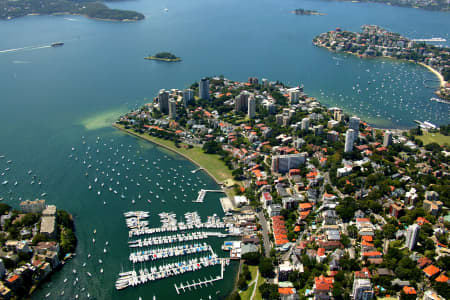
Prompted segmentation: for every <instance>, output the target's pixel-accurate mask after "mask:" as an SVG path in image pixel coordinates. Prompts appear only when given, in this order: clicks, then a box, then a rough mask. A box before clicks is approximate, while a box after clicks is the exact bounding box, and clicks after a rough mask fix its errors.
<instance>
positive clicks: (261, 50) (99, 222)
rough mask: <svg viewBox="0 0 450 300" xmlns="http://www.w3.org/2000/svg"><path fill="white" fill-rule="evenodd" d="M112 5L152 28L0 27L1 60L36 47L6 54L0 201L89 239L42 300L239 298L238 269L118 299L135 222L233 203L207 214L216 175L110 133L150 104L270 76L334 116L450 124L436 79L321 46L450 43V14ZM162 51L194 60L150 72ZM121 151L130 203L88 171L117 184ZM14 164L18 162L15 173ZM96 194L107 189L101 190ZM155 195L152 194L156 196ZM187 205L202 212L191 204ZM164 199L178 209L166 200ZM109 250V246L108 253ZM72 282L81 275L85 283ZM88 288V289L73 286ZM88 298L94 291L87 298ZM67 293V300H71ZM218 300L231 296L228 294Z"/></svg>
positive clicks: (282, 5) (56, 19) (44, 19)
mask: <svg viewBox="0 0 450 300" xmlns="http://www.w3.org/2000/svg"><path fill="white" fill-rule="evenodd" d="M108 5H110V6H114V7H118V8H124V9H135V10H138V11H141V12H143V13H144V14H145V15H146V19H145V20H144V21H142V22H137V23H115V22H103V21H97V20H90V19H86V18H84V17H81V16H33V17H25V18H20V19H15V20H11V21H1V22H0V23H1V26H0V36H2V37H5V38H3V39H1V40H0V50H9V49H18V48H23V47H27V46H32V47H30V48H27V49H20V50H14V51H7V52H4V51H0V66H1V68H0V86H1V94H0V95H1V96H0V103H1V105H2V107H1V109H0V128H1V130H0V141H1V142H0V155H5V156H6V158H5V159H0V169H2V170H4V169H5V168H8V167H9V168H10V170H9V171H7V172H5V175H4V176H5V179H3V177H2V178H0V180H1V181H4V180H8V182H9V183H8V184H7V185H6V186H0V197H3V198H5V199H4V200H3V201H4V202H6V203H8V204H11V205H13V206H16V207H17V206H18V203H19V197H22V198H28V199H34V198H36V197H38V196H39V195H41V194H42V193H44V192H45V193H47V195H46V196H45V198H46V200H47V201H48V203H52V204H56V205H57V206H58V207H60V208H63V209H65V210H67V211H70V212H72V213H73V214H74V216H75V222H76V229H77V236H78V239H79V245H78V248H77V256H76V257H75V258H74V259H73V260H71V261H70V262H69V263H68V265H67V266H66V267H64V268H63V269H62V270H61V271H60V272H58V273H56V274H55V275H54V276H53V277H52V280H51V282H49V283H46V284H44V286H43V287H42V289H39V290H38V291H37V292H36V294H35V295H34V298H35V299H42V298H44V297H45V295H46V294H48V293H51V295H50V296H49V299H56V298H62V299H64V298H67V299H68V298H71V296H72V297H73V296H75V295H76V294H79V295H80V298H83V297H85V295H86V293H87V292H89V293H90V295H91V296H92V297H95V298H97V299H137V298H138V297H139V296H142V297H143V299H149V298H151V297H152V296H153V295H155V296H156V298H157V299H167V298H169V297H178V298H182V297H188V298H189V299H191V298H192V299H199V298H203V299H207V298H208V296H209V295H211V297H212V298H213V299H215V298H219V297H223V296H225V294H226V293H227V292H228V291H229V290H230V289H231V287H232V284H233V280H232V279H233V275H234V274H235V272H236V268H237V266H236V265H234V264H232V265H231V266H230V267H227V269H226V273H225V277H226V280H223V281H217V282H215V283H214V286H213V287H208V288H202V289H197V290H195V291H192V292H190V293H189V292H187V293H186V294H184V295H180V296H178V295H177V294H176V291H175V289H174V287H173V284H174V283H177V284H178V283H180V282H181V281H186V280H194V279H197V278H202V279H203V278H204V277H207V278H209V276H210V275H212V276H213V277H214V276H215V275H218V274H219V272H220V267H219V266H216V267H213V268H215V269H214V270H213V269H205V270H201V271H199V272H192V273H190V274H186V275H183V276H181V277H180V278H170V279H166V280H164V281H158V282H153V283H147V284H144V285H140V286H138V287H135V288H127V289H125V290H123V291H119V292H118V291H116V290H115V288H114V282H115V280H116V279H117V274H118V273H120V272H121V269H122V267H123V269H125V270H128V269H129V268H130V267H131V265H130V263H129V260H128V257H129V249H128V245H127V241H128V232H127V228H126V226H125V223H124V219H123V215H122V213H123V212H125V211H129V210H146V211H149V212H150V221H151V222H154V223H152V224H153V225H154V226H156V225H157V223H158V220H159V218H158V216H157V214H158V213H160V212H162V211H172V212H174V213H177V215H179V216H183V214H184V213H185V212H186V211H198V212H199V214H200V215H201V216H202V217H203V218H205V217H206V216H207V215H212V214H213V213H218V214H219V215H222V212H221V208H220V203H219V198H220V197H221V195H220V194H215V193H208V194H207V196H206V198H205V201H204V203H192V202H190V201H192V200H194V199H195V198H196V197H197V192H198V191H199V190H200V189H201V188H206V189H217V188H218V186H217V184H216V183H214V181H213V180H212V179H211V178H210V177H208V176H207V175H206V174H205V173H204V172H203V171H200V172H197V173H196V174H192V173H191V172H190V170H194V169H196V166H194V165H193V164H192V163H190V162H188V161H186V160H185V159H183V158H181V157H178V156H176V155H175V154H173V153H170V152H169V151H167V150H164V149H161V148H159V147H156V146H154V145H152V144H150V143H147V142H144V141H140V140H137V139H136V138H134V137H131V136H127V135H124V134H123V133H121V132H119V131H117V130H115V129H113V128H111V126H110V125H111V123H112V122H113V121H114V119H115V118H116V117H117V116H118V115H120V114H121V113H124V112H126V111H128V110H129V109H131V108H133V107H135V105H140V104H142V103H144V102H145V101H148V100H149V99H151V98H152V97H153V96H154V95H155V94H156V92H157V91H158V90H159V89H161V88H185V87H187V86H189V85H190V84H191V83H192V82H194V81H197V80H198V79H199V78H200V77H202V76H205V75H209V76H212V75H221V74H223V75H225V76H226V77H229V78H232V79H236V80H246V79H247V77H249V76H257V77H260V78H261V77H265V78H269V79H271V80H280V81H283V82H285V83H287V84H290V85H298V84H300V83H303V84H304V85H305V87H306V92H307V93H309V94H311V95H313V96H316V97H317V98H318V99H320V100H321V101H323V102H324V103H325V104H327V105H330V106H334V105H337V106H340V107H342V108H344V109H346V110H347V111H348V112H352V113H356V114H358V115H359V116H360V117H361V118H365V119H366V120H367V121H369V122H371V123H372V124H374V125H377V126H380V127H399V128H402V127H411V126H414V124H413V120H414V119H419V120H428V121H430V122H432V123H436V124H442V123H446V122H448V121H449V106H448V105H446V104H441V103H436V102H431V101H429V99H430V98H431V97H433V89H432V88H425V87H424V86H423V82H424V80H430V81H426V82H427V85H430V84H431V85H432V84H433V82H434V84H436V82H435V77H434V75H433V74H431V73H430V72H428V71H427V70H426V69H425V68H423V67H420V66H417V65H414V64H410V63H403V62H396V61H392V60H375V59H371V60H361V59H358V58H356V57H353V56H347V55H336V54H333V53H330V52H328V51H326V50H324V49H319V48H316V47H314V46H313V45H312V44H311V40H312V38H313V37H314V36H315V35H317V34H319V33H321V32H325V31H328V30H331V29H334V28H336V27H341V28H343V29H347V30H359V28H360V26H361V25H363V24H365V23H375V24H378V25H381V26H384V27H385V28H388V29H390V30H392V31H396V32H400V33H402V34H404V35H406V36H408V37H411V38H424V37H431V36H433V37H443V38H446V39H447V41H449V40H450V38H449V32H448V28H450V18H448V14H444V13H437V12H427V11H422V10H416V9H406V8H395V7H388V6H383V5H377V4H362V3H360V4H354V3H337V2H325V1H324V2H321V1H293V0H288V1H283V2H279V1H269V0H262V1H256V0H251V1H244V2H242V1H237V0H232V1H227V2H223V1H206V0H200V1H195V2H192V1H191V2H186V1H180V0H174V1H143V0H140V1H133V2H123V3H108ZM300 7H302V8H305V9H315V10H318V11H321V12H324V13H327V16H316V17H314V16H304V17H301V16H295V15H293V14H290V13H289V11H290V10H293V9H295V8H300ZM165 8H168V10H167V11H165V10H164V9H165ZM55 41H63V42H64V43H65V45H64V46H63V47H58V48H53V47H47V46H48V45H50V44H51V43H52V42H55ZM447 43H448V42H447ZM159 51H170V52H172V53H174V54H176V55H177V56H180V57H181V58H182V59H183V61H182V62H180V63H174V64H167V63H162V62H156V61H145V60H144V59H143V57H144V56H146V55H148V54H151V53H155V52H159ZM369 82H370V84H369ZM353 87H355V89H353ZM359 89H360V90H361V92H358V90H359ZM381 96H383V98H381ZM396 120H398V122H396ZM82 136H84V137H85V138H84V140H85V144H83V139H82ZM97 137H99V138H100V140H99V143H96V141H97ZM104 144H106V146H105V145H104ZM121 145H123V147H122V146H121ZM88 146H89V147H91V150H89V151H94V152H95V153H92V156H93V157H95V158H94V159H93V160H91V161H89V162H87V160H86V157H85V156H86V151H88V150H87V147H88ZM129 146H131V147H129ZM72 147H73V148H74V150H73V151H72ZM97 148H98V149H99V152H98V153H97V152H96V150H97ZM109 148H111V149H109ZM94 149H95V150H94ZM117 149H119V153H120V154H121V155H120V156H119V158H120V157H121V156H122V155H124V156H126V157H127V159H126V163H125V162H124V164H125V166H122V165H120V173H121V175H119V176H118V175H116V176H115V179H114V182H116V181H117V180H119V179H117V177H120V176H122V175H123V174H125V173H127V176H129V178H128V180H122V179H121V180H119V185H118V186H120V187H121V188H123V187H124V186H125V183H126V186H127V188H128V189H129V192H128V193H127V194H126V198H125V199H122V198H121V197H120V195H121V193H120V192H122V191H120V192H119V190H118V192H119V193H118V194H117V195H115V194H114V193H112V194H111V192H110V191H109V190H108V189H107V190H104V189H101V190H99V189H98V186H96V185H94V184H93V180H94V179H95V177H93V178H92V176H94V175H93V173H92V174H91V172H92V171H89V170H88V168H87V166H88V164H91V165H92V167H91V168H89V169H92V168H94V169H96V168H99V170H103V171H105V170H106V169H107V168H106V165H107V162H108V159H111V161H113V162H115V161H116V160H117V157H118V156H117V155H119V154H117V155H114V151H115V150H117ZM128 150H130V151H128ZM69 155H72V157H69ZM75 157H77V158H78V159H77V160H75ZM169 158H170V159H169ZM128 159H130V161H128ZM158 159H159V160H158ZM7 160H12V163H11V164H7V163H6V161H7ZM84 160H86V164H83V161H84ZM97 160H98V161H97ZM145 160H148V161H149V162H151V166H150V167H149V168H150V170H147V169H146V167H145V168H143V167H142V166H141V164H142V161H144V162H145ZM100 161H102V164H100ZM132 161H134V162H135V164H134V165H133V164H132ZM153 162H155V163H156V164H157V166H158V167H159V169H156V166H155V165H153ZM180 166H181V167H180ZM110 167H111V166H110ZM127 167H128V168H129V169H130V170H126V168H127ZM117 168H119V167H117ZM173 169H175V170H178V173H179V174H182V175H184V176H185V178H190V179H191V180H192V181H193V182H195V183H196V184H197V185H198V186H194V185H193V184H191V186H190V188H189V189H188V188H187V187H188V186H187V185H186V188H185V189H184V190H185V191H181V190H180V189H179V186H177V188H173V189H172V186H173V185H170V184H173V180H175V179H174V176H176V177H179V176H178V175H176V174H175V173H174V171H172V170H173ZM28 170H32V171H33V174H36V176H37V178H38V179H39V181H41V185H39V184H38V182H35V183H34V184H31V181H32V176H30V175H29V174H28ZM2 172H3V171H2ZM86 172H88V173H89V174H88V176H87V177H86V176H85V173H86ZM100 174H101V171H100ZM115 174H117V172H115ZM140 174H142V175H143V177H144V178H145V177H149V178H151V179H152V183H150V182H145V184H144V182H140V184H141V185H140V186H137V185H136V181H137V180H140V178H142V176H139V175H140ZM157 174H160V175H161V176H158V175H157ZM97 177H98V181H100V183H101V182H105V184H106V176H105V177H101V176H100V175H98V174H97ZM100 177H101V178H100ZM100 179H101V180H100ZM131 179H133V180H134V181H133V182H131V181H130V180H131ZM177 179H178V178H177ZM168 180H171V182H168ZM200 180H201V181H202V183H201V186H200V184H199V183H200ZM15 181H17V182H18V184H17V185H16V186H14V185H13V183H14V182H15ZM156 181H158V182H159V183H160V184H161V185H163V184H164V190H161V189H159V188H156V183H155V182H156ZM188 182H189V181H188ZM177 183H179V182H178V181H177ZM203 184H206V186H204V185H203ZM89 185H92V186H93V187H94V186H95V187H96V188H93V189H91V190H89V189H88V186H89ZM116 185H117V184H116ZM180 186H181V183H180ZM169 187H170V188H171V191H170V192H168V190H167V189H168V188H169ZM102 188H103V187H102ZM108 188H109V185H108ZM150 189H152V190H153V192H154V194H153V195H151V194H149V193H148V190H150ZM192 189H194V190H192ZM10 190H11V193H9V191H10ZM98 191H101V193H100V195H98V193H97V192H98ZM144 192H146V196H153V199H151V200H152V203H149V202H147V199H148V197H144ZM139 193H141V196H142V197H141V199H139V198H138V196H139ZM184 194H186V195H187V196H186V199H190V201H186V202H183V201H182V199H184V198H185V197H184ZM156 195H158V196H159V197H160V198H159V199H164V200H165V201H166V202H165V203H164V202H161V201H159V202H158V201H156ZM175 196H176V197H177V198H175ZM133 197H134V200H135V203H134V204H133V203H132V200H133ZM11 198H12V199H11ZM103 202H106V204H103ZM94 228H95V229H96V234H95V239H96V243H95V244H93V243H92V238H93V230H94ZM106 241H109V245H108V247H107V253H106V254H105V253H104V251H103V249H104V248H105V247H104V246H103V245H104V244H105V242H106ZM221 242H222V239H218V238H210V239H209V240H208V243H209V244H211V245H212V246H213V247H214V251H215V252H216V253H217V254H219V256H221V255H224V254H223V253H222V252H221V250H220V247H219V246H220V243H221ZM89 253H90V254H91V258H90V259H88V258H87V256H88V254H89ZM98 259H101V260H102V264H99V263H98ZM84 262H86V267H83V263H84ZM100 268H103V269H104V272H103V273H100ZM139 268H140V266H136V269H139ZM73 269H76V270H77V274H76V275H74V274H73V271H72V270H73ZM86 272H89V273H91V274H92V275H93V276H92V277H90V276H88V275H87V273H86ZM76 277H78V278H79V281H78V282H77V283H76V285H73V282H74V280H75V278H76ZM65 278H67V279H68V280H67V281H66V282H64V279H65ZM82 288H85V289H86V290H85V291H84V292H83V293H84V294H83V295H84V296H82V292H81V289H82ZM62 290H64V291H65V293H64V296H62V297H61V296H59V295H60V293H61V291H62ZM217 291H220V293H218V294H216V293H217Z"/></svg>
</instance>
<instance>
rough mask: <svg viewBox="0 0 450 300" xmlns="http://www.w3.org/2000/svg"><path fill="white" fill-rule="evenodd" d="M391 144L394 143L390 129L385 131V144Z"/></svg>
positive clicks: (385, 145)
mask: <svg viewBox="0 0 450 300" xmlns="http://www.w3.org/2000/svg"><path fill="white" fill-rule="evenodd" d="M391 144H392V132H391V131H389V130H386V131H385V132H384V139H383V146H384V147H387V146H389V145H391Z"/></svg>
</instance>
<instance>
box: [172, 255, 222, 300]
mask: <svg viewBox="0 0 450 300" xmlns="http://www.w3.org/2000/svg"><path fill="white" fill-rule="evenodd" d="M229 263H230V261H229V260H227V259H221V261H220V275H217V277H216V278H212V276H211V278H210V279H206V278H205V279H204V280H200V279H199V280H198V282H197V281H194V280H193V281H192V283H189V282H186V283H180V284H179V285H178V286H177V285H176V284H174V287H175V290H176V291H177V294H178V295H179V294H180V291H183V292H185V291H186V289H188V290H189V291H190V290H191V288H194V289H197V287H199V288H202V287H203V286H205V287H207V286H208V284H210V285H212V284H213V282H215V281H218V280H222V279H223V271H224V269H225V265H228V264H229Z"/></svg>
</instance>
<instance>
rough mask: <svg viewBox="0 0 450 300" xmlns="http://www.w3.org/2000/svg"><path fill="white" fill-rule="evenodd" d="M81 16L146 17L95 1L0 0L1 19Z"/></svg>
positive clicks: (128, 18)
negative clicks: (50, 15)
mask: <svg viewBox="0 0 450 300" xmlns="http://www.w3.org/2000/svg"><path fill="white" fill-rule="evenodd" d="M57 13H68V14H79V15H85V16H88V17H90V18H96V19H104V20H117V21H123V20H142V19H143V18H144V15H143V14H141V13H138V12H135V11H127V10H120V9H110V8H108V7H107V6H106V5H105V4H103V3H100V2H95V1H84V0H83V1H75V0H73V1H71V0H55V1H52V0H27V1H26V0H17V1H8V0H0V19H11V18H17V17H22V16H25V15H28V14H43V15H48V14H57Z"/></svg>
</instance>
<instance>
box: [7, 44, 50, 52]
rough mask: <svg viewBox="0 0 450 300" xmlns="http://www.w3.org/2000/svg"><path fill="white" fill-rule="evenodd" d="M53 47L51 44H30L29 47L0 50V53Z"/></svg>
mask: <svg viewBox="0 0 450 300" xmlns="http://www.w3.org/2000/svg"><path fill="white" fill-rule="evenodd" d="M51 47H52V46H51V45H45V46H28V47H22V48H15V49H6V50H0V53H8V52H17V51H29V50H38V49H45V48H51Z"/></svg>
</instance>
